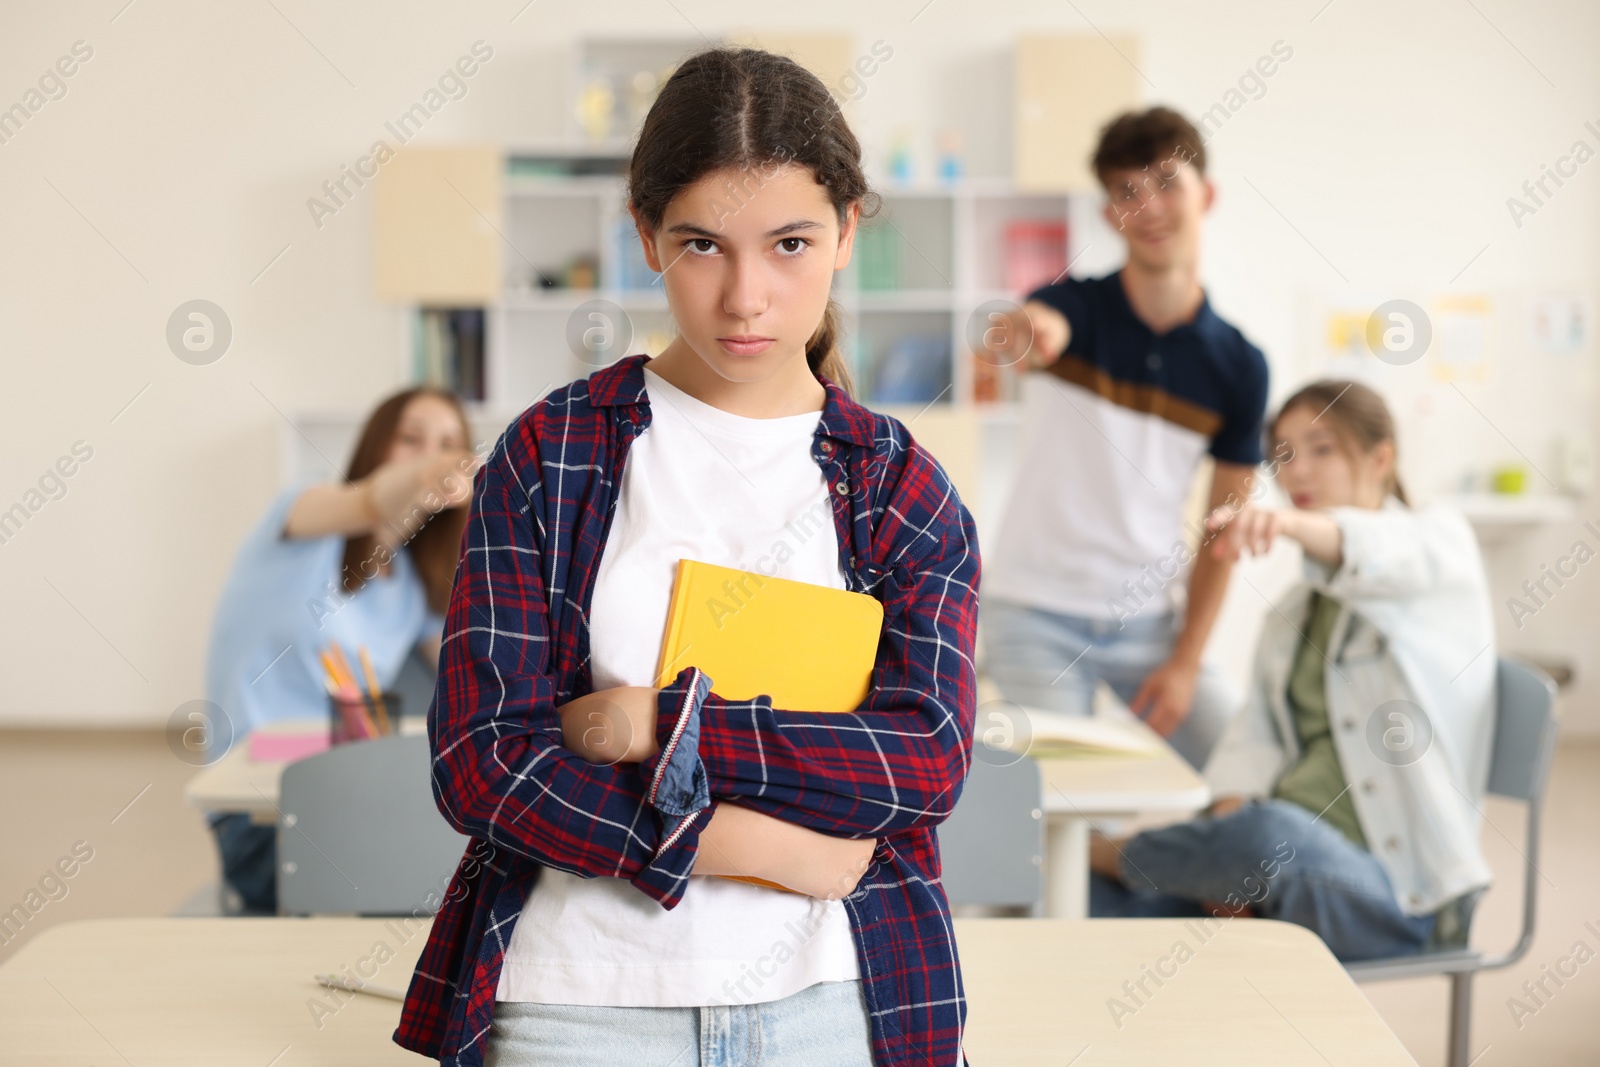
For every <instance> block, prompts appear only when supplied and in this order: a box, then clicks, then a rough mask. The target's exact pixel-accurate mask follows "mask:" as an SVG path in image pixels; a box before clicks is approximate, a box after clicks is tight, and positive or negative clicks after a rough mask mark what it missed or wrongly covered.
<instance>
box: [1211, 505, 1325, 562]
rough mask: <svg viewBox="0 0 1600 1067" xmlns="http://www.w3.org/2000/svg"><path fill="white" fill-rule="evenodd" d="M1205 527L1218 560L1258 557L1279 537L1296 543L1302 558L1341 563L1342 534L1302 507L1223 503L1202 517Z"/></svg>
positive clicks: (1320, 517)
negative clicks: (1301, 551)
mask: <svg viewBox="0 0 1600 1067" xmlns="http://www.w3.org/2000/svg"><path fill="white" fill-rule="evenodd" d="M1206 528H1207V529H1209V530H1211V531H1212V532H1213V533H1214V534H1215V535H1216V540H1214V541H1212V543H1211V551H1212V554H1213V555H1215V556H1216V557H1217V558H1218V559H1223V560H1228V561H1230V562H1231V561H1234V560H1237V559H1238V558H1239V556H1240V555H1242V554H1243V553H1245V552H1249V553H1251V554H1252V555H1256V556H1261V555H1265V554H1266V553H1267V552H1269V551H1271V549H1272V543H1273V541H1275V540H1276V539H1277V538H1279V537H1290V538H1293V539H1294V540H1296V541H1298V542H1300V547H1301V548H1302V549H1304V550H1305V553H1306V555H1308V556H1310V557H1311V558H1312V559H1315V560H1319V561H1321V562H1322V563H1325V564H1327V565H1328V566H1330V567H1334V568H1338V567H1339V566H1341V565H1342V564H1343V562H1344V533H1343V531H1341V530H1340V529H1339V524H1338V523H1337V522H1335V521H1334V520H1333V519H1332V518H1331V517H1330V516H1329V515H1328V514H1327V513H1325V512H1321V511H1310V510H1306V509H1303V508H1283V509H1281V510H1277V511H1274V510H1272V509H1270V508H1257V507H1250V506H1248V505H1246V506H1245V507H1242V508H1241V507H1234V506H1232V505H1229V504H1224V505H1223V506H1222V507H1220V508H1218V509H1217V510H1215V511H1213V512H1212V513H1211V514H1210V515H1207V516H1206Z"/></svg>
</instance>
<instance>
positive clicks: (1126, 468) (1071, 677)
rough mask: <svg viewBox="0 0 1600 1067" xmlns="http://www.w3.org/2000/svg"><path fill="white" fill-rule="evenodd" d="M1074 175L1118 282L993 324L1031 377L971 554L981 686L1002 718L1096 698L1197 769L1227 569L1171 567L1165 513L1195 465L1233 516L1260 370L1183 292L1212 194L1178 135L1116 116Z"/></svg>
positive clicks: (1224, 709) (1198, 156) (1230, 703)
mask: <svg viewBox="0 0 1600 1067" xmlns="http://www.w3.org/2000/svg"><path fill="white" fill-rule="evenodd" d="M1093 165H1094V169H1095V173H1096V174H1097V175H1098V176H1099V179H1100V182H1101V184H1102V185H1103V186H1104V187H1105V189H1106V192H1107V194H1108V201H1107V203H1106V205H1105V209H1104V211H1105V217H1106V219H1107V221H1109V222H1110V223H1111V224H1112V225H1113V226H1115V227H1117V229H1118V230H1119V231H1120V232H1121V234H1122V236H1123V238H1124V239H1125V240H1126V242H1127V246H1128V257H1127V265H1126V266H1124V267H1123V268H1122V269H1121V270H1119V271H1117V272H1115V273H1113V274H1109V275H1107V276H1106V277H1104V278H1090V279H1072V278H1069V279H1066V280H1064V281H1061V282H1058V283H1053V284H1050V285H1046V286H1044V287H1043V288H1041V289H1038V290H1037V291H1035V292H1033V293H1030V294H1029V295H1028V298H1027V302H1026V303H1025V304H1024V305H1023V310H1022V312H1021V313H1020V314H1019V315H1015V316H1013V317H1012V318H1013V322H1012V323H1011V325H1012V327H1013V329H1012V330H1010V331H1008V333H1009V336H1011V337H1012V338H1013V341H1012V345H1013V346H1014V347H1013V351H1014V350H1015V349H1016V348H1023V349H1025V350H1026V355H1025V357H1024V358H1025V359H1026V361H1027V366H1028V367H1029V369H1030V370H1032V371H1034V373H1030V374H1026V375H1024V376H1023V396H1024V409H1025V417H1024V424H1023V425H1024V441H1023V450H1022V460H1021V464H1020V470H1019V473H1018V478H1017V483H1016V488H1015V490H1014V491H1013V493H1012V496H1011V502H1010V504H1009V506H1008V507H1007V510H1006V513H1005V516H1004V518H1003V520H1002V522H1001V526H1000V530H999V534H998V537H997V539H996V544H995V545H994V547H993V548H992V549H991V550H990V551H989V552H987V553H985V560H984V564H985V568H984V578H983V593H984V598H983V622H984V634H985V649H986V652H987V654H988V668H989V671H990V673H991V674H992V675H993V677H994V679H995V681H996V682H997V683H998V684H999V686H1000V690H1001V692H1002V693H1003V694H1004V695H1005V697H1006V699H1008V700H1011V701H1015V702H1016V703H1019V704H1023V705H1026V706H1032V707H1044V708H1052V709H1056V710H1062V711H1068V712H1071V713H1075V714H1084V715H1087V714H1089V713H1090V711H1091V708H1092V700H1093V696H1094V690H1095V688H1096V686H1097V685H1098V683H1100V682H1105V683H1107V684H1108V685H1109V686H1110V687H1111V689H1112V690H1113V691H1114V692H1115V693H1116V694H1117V695H1118V696H1119V697H1121V698H1122V700H1123V701H1125V702H1126V703H1127V704H1128V706H1129V707H1130V708H1131V709H1132V710H1133V711H1134V713H1135V714H1138V715H1141V716H1142V717H1144V718H1145V719H1146V721H1148V722H1149V723H1150V725H1151V726H1152V727H1154V728H1155V729H1156V730H1157V731H1159V732H1160V733H1162V734H1164V735H1166V737H1167V739H1168V740H1169V741H1170V742H1171V743H1172V745H1173V747H1174V748H1176V749H1177V750H1178V752H1179V753H1181V754H1182V755H1183V757H1184V758H1185V759H1187V760H1188V761H1189V762H1190V763H1191V764H1193V765H1194V766H1195V767H1197V768H1198V767H1203V766H1204V764H1205V761H1206V758H1207V757H1208V756H1209V754H1210V752H1211V749H1212V746H1213V745H1214V744H1215V743H1216V741H1217V738H1218V737H1219V736H1220V734H1221V733H1222V729H1223V727H1224V726H1225V725H1226V724H1227V721H1228V719H1229V718H1230V717H1231V715H1232V714H1233V712H1234V710H1235V708H1236V699H1235V697H1234V694H1233V692H1232V687H1231V686H1229V685H1227V683H1226V681H1225V679H1224V678H1223V676H1222V675H1221V673H1220V672H1219V671H1218V670H1217V669H1216V668H1215V667H1213V666H1211V665H1202V663H1201V652H1202V651H1203V649H1204V648H1205V644H1206V638H1207V636H1208V635H1209V634H1210V632H1211V626H1212V623H1213V622H1214V621H1215V620H1216V615H1217V610H1218V608H1219V607H1220V606H1221V603H1222V596H1223V593H1224V592H1225V591H1226V589H1227V584H1228V575H1229V572H1230V569H1231V564H1229V563H1227V562H1224V561H1221V560H1218V559H1216V558H1215V557H1214V556H1213V555H1212V554H1211V553H1210V552H1209V551H1202V552H1199V553H1198V554H1196V553H1194V552H1192V551H1191V550H1190V549H1189V547H1188V545H1187V542H1186V541H1185V538H1184V532H1183V529H1182V519H1183V510H1184V505H1185V502H1186V500H1187V498H1188V495H1189V489H1190V486H1191V484H1192V482H1193V478H1194V474H1195V470H1196V467H1197V466H1198V465H1199V463H1200V460H1201V458H1202V456H1204V455H1207V454H1209V455H1210V456H1211V457H1212V459H1213V460H1214V461H1215V465H1214V467H1213V473H1212V476H1211V486H1210V490H1209V494H1208V495H1209V501H1208V508H1207V511H1208V513H1209V511H1210V510H1211V509H1214V508H1216V507H1218V506H1220V505H1222V504H1224V503H1226V502H1229V500H1230V498H1231V499H1232V501H1233V502H1234V503H1238V502H1240V501H1243V500H1245V499H1247V498H1248V496H1249V492H1250V485H1251V477H1252V475H1253V473H1254V470H1255V467H1256V465H1257V464H1258V463H1260V462H1261V458H1262V457H1261V430H1262V419H1263V417H1264V413H1265V408H1266V400H1267V364H1266V360H1265V359H1264V358H1263V357H1262V355H1261V352H1260V350H1259V349H1257V348H1256V347H1255V346H1254V345H1252V344H1251V343H1250V342H1249V341H1247V340H1245V338H1244V336H1243V335H1242V334H1240V332H1239V331H1238V330H1237V329H1235V328H1234V327H1233V326H1230V325H1229V324H1228V323H1226V322H1224V321H1223V320H1222V319H1221V318H1220V317H1218V316H1217V314H1216V312H1214V311H1213V310H1212V309H1211V305H1210V303H1209V302H1208V301H1207V299H1206V294H1205V291H1204V290H1203V289H1202V288H1201V286H1200V279H1199V268H1200V231H1201V222H1202V219H1203V218H1204V216H1205V213H1206V211H1207V210H1209V209H1210V207H1211V202H1212V198H1213V196H1214V190H1213V187H1212V185H1211V182H1210V181H1209V180H1208V179H1207V178H1206V173H1205V166H1206V158H1205V147H1204V145H1203V144H1202V143H1201V139H1200V135H1199V133H1198V131H1196V130H1195V128H1194V126H1193V125H1192V124H1191V123H1190V122H1189V121H1188V120H1187V119H1185V118H1184V117H1183V116H1182V115H1179V114H1178V113H1177V112H1175V111H1171V110H1169V109H1167V108H1160V107H1157V108H1151V109H1150V110H1148V111H1144V112H1138V113H1129V114H1125V115H1123V116H1121V117H1119V118H1117V119H1115V120H1114V121H1113V122H1111V123H1110V124H1109V125H1108V126H1107V127H1106V129H1105V131H1104V132H1103V133H1102V135H1101V139H1100V144H1099V147H1098V148H1097V149H1096V151H1095V155H1094V160H1093ZM1030 340H1031V343H1030ZM1191 562H1192V564H1193V565H1192V568H1190V567H1189V564H1191ZM1186 568H1187V570H1188V574H1187V582H1185V571H1186ZM1185 585H1186V586H1187V596H1186V597H1185V596H1183V595H1182V592H1181V590H1183V589H1184V587H1185ZM1180 605H1181V611H1182V616H1181V618H1180V616H1179V611H1180ZM979 728H980V729H981V728H982V724H980V727H979Z"/></svg>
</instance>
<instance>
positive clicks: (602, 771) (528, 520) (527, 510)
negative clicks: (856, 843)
mask: <svg viewBox="0 0 1600 1067" xmlns="http://www.w3.org/2000/svg"><path fill="white" fill-rule="evenodd" d="M532 427H533V423H532V421H531V420H523V421H521V422H518V423H517V424H515V425H513V427H512V428H511V429H510V430H508V431H507V433H506V434H505V435H504V436H503V437H502V438H501V439H500V441H499V443H498V444H496V446H495V448H494V450H493V452H492V453H491V454H490V456H489V457H488V459H487V461H486V462H485V464H484V466H483V468H482V470H481V471H479V473H478V476H477V479H476V483H475V485H474V487H473V498H472V505H471V510H470V513H469V517H468V520H467V527H466V531H465V533H464V535H463V546H462V548H463V551H462V557H461V561H460V565H459V567H458V570H457V573H456V578H455V586H454V589H453V591H452V593H451V598H450V607H449V611H448V616H447V624H446V633H447V634H448V635H449V636H448V639H447V640H446V642H445V645H444V649H443V654H442V656H441V659H440V679H439V684H438V686H437V688H436V691H435V692H436V697H435V700H434V704H433V707H432V708H431V709H430V711H429V714H428V733H429V737H430V738H431V740H432V746H433V753H434V759H433V791H434V797H435V800H436V801H437V803H438V806H439V809H440V811H441V812H443V813H444V816H445V818H446V819H447V820H448V821H449V822H450V824H451V825H452V826H454V827H455V828H456V829H457V830H459V831H461V832H462V833H464V834H467V835H469V836H471V837H475V838H482V839H485V840H487V841H489V842H491V843H493V844H495V845H499V846H502V847H505V848H507V849H509V850H511V851H513V852H517V853H520V854H522V855H524V856H528V857H530V858H532V859H534V860H535V861H537V862H538V863H540V864H542V865H543V866H546V867H553V868H557V869H559V870H564V871H568V872H571V873H573V874H577V875H581V876H585V877H613V878H626V879H628V880H629V881H630V882H631V883H632V884H633V885H635V886H637V887H638V888H639V889H640V890H642V891H643V892H645V893H646V894H648V895H649V896H650V897H652V898H654V899H655V900H657V901H658V902H660V903H661V904H662V906H664V907H667V908H671V907H674V906H675V905H676V904H677V902H678V901H679V900H680V899H681V898H682V895H683V892H684V889H685V887H686V886H687V884H688V883H687V879H688V875H689V872H690V870H691V868H692V867H693V866H694V859H695V852H696V845H697V842H698V840H699V835H700V830H701V829H703V828H704V824H705V823H707V822H709V821H710V814H711V811H712V807H711V805H710V803H709V797H708V796H706V794H705V792H704V789H703V787H702V788H701V789H700V790H694V789H691V790H689V792H688V793H687V794H682V793H678V792H674V793H673V795H672V796H671V797H670V798H669V797H666V796H662V797H660V798H652V797H650V796H647V792H646V789H645V787H644V785H643V784H642V783H641V781H640V778H639V775H638V773H637V771H636V770H635V769H634V768H632V767H621V766H605V765H599V764H593V763H590V762H588V761H587V760H585V759H583V758H582V757H580V756H578V755H577V754H575V753H573V752H572V751H571V750H570V749H568V748H566V747H564V746H563V744H562V736H561V722H560V719H559V717H558V716H557V714H556V710H555V709H556V703H557V701H556V691H555V681H554V679H553V677H552V675H551V674H550V662H551V658H552V648H551V641H552V635H551V633H550V629H549V626H548V614H547V605H546V591H545V590H546V586H545V581H544V578H543V575H544V574H545V573H547V571H549V572H556V573H558V572H557V571H556V570H555V567H554V564H555V563H557V562H559V561H556V560H553V559H551V558H549V557H547V556H546V554H545V551H544V545H543V537H542V530H541V529H539V528H537V527H536V523H537V522H538V521H539V517H540V516H543V515H544V514H545V506H546V501H545V499H544V494H545V492H546V485H545V482H544V480H543V478H542V476H541V467H540V464H539V462H538V459H537V455H538V451H537V448H536V445H535V442H534V441H533V440H532V435H533V433H534V432H535V431H534V429H533V428H532ZM561 636H562V639H575V637H574V635H561ZM653 800H659V802H655V803H653V802H652V801H653Z"/></svg>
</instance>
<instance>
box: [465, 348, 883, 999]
mask: <svg viewBox="0 0 1600 1067" xmlns="http://www.w3.org/2000/svg"><path fill="white" fill-rule="evenodd" d="M644 377H645V389H646V392H647V394H648V396H649V399H650V412H651V420H650V426H649V428H648V429H646V430H645V432H644V433H643V434H641V435H640V436H639V437H638V438H637V439H635V440H634V442H633V444H632V445H631V446H630V448H629V452H628V458H627V462H626V464H625V466H624V469H623V472H622V491H621V496H620V499H619V500H618V503H617V511H616V514H615V516H614V517H613V519H612V526H611V530H610V533H609V534H608V536H607V538H606V545H605V549H604V551H603V553H602V555H601V559H600V569H599V572H598V574H597V575H596V577H595V590H594V601H593V603H592V605H591V610H590V625H589V637H590V655H591V663H590V669H591V671H592V674H593V679H594V688H595V689H596V690H601V689H609V688H612V687H614V686H621V685H651V684H653V683H654V682H655V671H656V666H657V660H658V657H659V654H660V650H661V640H662V635H663V631H664V630H665V628H666V619H667V604H668V601H669V599H670V597H671V595H672V583H673V579H674V577H675V575H676V573H677V563H678V561H679V560H680V559H697V560H703V561H705V562H707V563H715V564H718V565H720V566H725V567H738V568H741V569H743V570H751V571H757V572H759V573H762V574H768V575H776V576H777V577H781V578H791V579H794V580H796V581H802V582H811V583H814V584H816V585H826V586H830V587H832V588H836V589H843V588H845V580H844V575H843V574H842V573H841V571H840V568H839V546H838V537H837V534H836V533H835V531H834V526H833V519H832V511H831V508H832V504H831V503H830V501H829V496H828V486H827V484H826V483H825V482H824V480H823V475H822V469H821V468H820V467H819V466H817V464H816V462H815V461H814V460H813V459H812V458H811V454H810V452H811V441H812V438H813V436H814V434H815V433H816V429H817V423H818V422H819V421H820V419H821V417H822V415H821V412H809V413H806V414H802V415H787V416H783V417H781V418H775V419H751V418H745V417H743V416H739V415H733V414H730V413H728V412H726V411H722V410H721V409H719V408H714V407H712V406H710V405H709V404H705V403H703V402H701V401H699V400H696V399H694V398H693V397H691V396H689V395H688V394H687V393H684V392H683V391H682V390H680V389H678V388H676V387H674V386H672V385H670V384H668V383H667V382H666V380H665V379H663V378H662V377H661V376H660V375H658V374H656V373H655V372H654V371H652V370H650V369H649V368H648V367H647V368H645V371H644ZM686 665H687V664H686ZM711 681H712V686H713V691H715V684H716V679H715V678H712V680H711ZM859 977H860V970H859V967H858V964H857V961H856V949H855V939H854V937H853V936H852V934H851V930H850V919H849V914H848V913H847V912H846V911H845V909H844V905H843V904H842V903H841V902H839V901H826V900H814V899H812V898H810V897H805V896H801V895H799V894H796V893H786V892H782V891H780V890H776V889H767V888H765V887H762V886H755V885H750V884H748V883H745V882H735V881H731V880H729V879H726V878H717V877H713V876H705V875H691V876H690V878H689V886H688V888H687V889H686V890H685V891H684V895H683V898H682V900H680V901H679V903H678V905H677V907H675V908H673V909H672V910H671V911H667V910H665V909H663V908H662V907H661V905H660V904H658V903H656V902H655V901H654V900H652V899H650V898H649V897H648V896H646V895H645V894H644V893H642V892H640V891H639V890H638V889H636V888H634V887H633V886H632V885H630V884H629V883H628V882H627V881H625V880H623V879H620V878H580V877H577V876H575V875H571V874H568V873H566V872H564V871H557V870H551V869H548V868H547V869H545V870H543V871H541V872H540V874H539V880H538V882H537V883H536V884H535V886H534V888H533V890H532V892H530V893H529V895H528V900H527V903H526V904H525V905H524V906H523V909H522V915H521V916H520V917H519V919H518V921H517V925H516V927H515V928H514V929H513V931H512V935H511V943H510V945H509V946H508V947H507V949H506V954H505V963H504V966H503V967H502V969H501V971H500V985H499V988H498V989H497V991H496V993H495V999H496V1000H515V1001H533V1002H536V1003H543V1004H592V1005H610V1006H616V1007H692V1006H701V1005H709V1004H754V1003H763V1002H766V1001H772V1000H778V999H780V998H782V997H786V996H789V995H790V994H793V993H797V992H799V991H800V990H802V989H805V988H807V987H808V986H811V985H814V984H815V983H817V982H838V981H849V980H851V979H855V978H859Z"/></svg>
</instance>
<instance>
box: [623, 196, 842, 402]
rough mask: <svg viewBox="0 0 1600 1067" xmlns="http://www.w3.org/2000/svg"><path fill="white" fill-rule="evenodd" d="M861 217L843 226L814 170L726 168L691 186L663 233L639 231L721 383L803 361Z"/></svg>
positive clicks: (686, 328) (693, 342)
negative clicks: (721, 378)
mask: <svg viewBox="0 0 1600 1067" xmlns="http://www.w3.org/2000/svg"><path fill="white" fill-rule="evenodd" d="M858 213H859V207H858V206H857V205H854V204H852V205H850V207H849V210H848V211H847V212H846V215H845V220H844V224H843V226H841V225H840V222H839V214H838V211H837V210H836V209H835V208H834V206H833V201H832V200H831V199H830V198H829V197H828V191H827V190H826V189H824V188H823V187H822V186H821V185H819V184H817V181H816V178H815V176H814V175H813V174H812V172H811V169H810V168H809V167H805V166H802V165H799V164H770V165H766V166H762V167H752V168H739V167H729V168H726V169H723V170H720V171H713V172H712V173H710V174H707V175H706V176H705V177H703V178H701V179H700V180H699V181H697V182H695V183H694V184H693V185H690V186H688V187H687V188H685V189H684V190H683V191H682V192H680V193H679V194H678V195H677V196H676V197H674V198H673V200H672V202H671V203H670V204H669V205H668V206H667V210H666V213H665V215H664V216H663V218H662V220H661V228H660V229H659V230H657V231H656V232H655V233H650V232H649V230H648V228H647V227H646V226H644V225H640V226H639V236H640V238H641V240H642V241H643V242H644V252H645V259H646V260H647V261H648V262H649V264H650V268H651V269H652V270H655V271H660V272H661V273H662V283H663V285H664V286H665V288H666V292H667V303H668V305H669V306H670V307H671V309H672V316H673V318H674V319H675V320H676V322H677V325H678V332H679V335H680V337H681V340H682V341H683V342H684V343H686V344H687V345H688V346H689V347H690V348H691V349H693V351H694V352H695V353H696V354H697V355H698V356H699V357H700V358H701V359H702V360H704V361H705V363H706V365H707V366H709V367H710V368H711V369H712V370H713V371H715V372H716V373H717V374H719V375H721V376H722V377H723V378H724V379H726V380H728V381H735V382H751V381H762V380H765V379H767V378H768V377H770V376H772V375H773V374H774V373H775V372H776V371H778V370H779V369H780V368H784V367H788V366H790V361H791V360H794V359H802V360H803V359H804V358H805V347H806V342H807V341H809V340H810V339H811V335H812V334H813V333H815V332H816V329H817V325H818V323H820V322H821V321H822V315H823V312H824V310H825V309H826V308H827V304H828V292H829V289H830V288H831V286H832V284H833V275H834V272H835V271H838V270H842V269H843V268H844V267H845V266H846V265H847V264H848V263H849V262H850V250H851V247H852V245H853V244H854V240H855V224H856V219H857V216H858ZM638 221H639V220H638V218H637V216H635V222H636V223H637V222H638Z"/></svg>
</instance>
